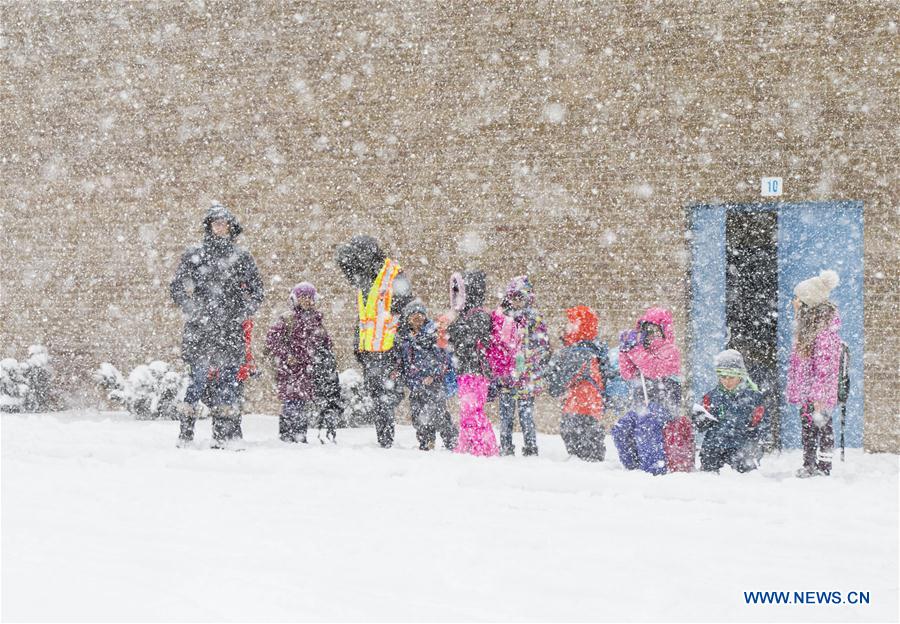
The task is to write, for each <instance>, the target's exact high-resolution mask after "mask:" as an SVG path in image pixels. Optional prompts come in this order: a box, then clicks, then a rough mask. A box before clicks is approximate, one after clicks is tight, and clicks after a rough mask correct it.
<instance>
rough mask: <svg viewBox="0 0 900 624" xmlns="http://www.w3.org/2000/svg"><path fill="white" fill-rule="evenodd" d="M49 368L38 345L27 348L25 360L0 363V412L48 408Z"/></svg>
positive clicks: (31, 410)
mask: <svg viewBox="0 0 900 624" xmlns="http://www.w3.org/2000/svg"><path fill="white" fill-rule="evenodd" d="M52 380H53V369H52V368H50V354H49V353H48V352H47V349H46V348H44V347H42V346H41V345H31V346H30V347H28V357H27V358H26V359H25V360H23V361H22V362H19V361H18V360H16V359H15V358H6V359H4V360H0V411H4V412H40V411H44V410H46V409H48V408H49V407H50V400H51V394H50V391H51V382H52Z"/></svg>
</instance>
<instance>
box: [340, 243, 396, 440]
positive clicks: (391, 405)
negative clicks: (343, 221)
mask: <svg viewBox="0 0 900 624" xmlns="http://www.w3.org/2000/svg"><path fill="white" fill-rule="evenodd" d="M337 264H338V266H339V267H340V268H341V271H342V272H343V273H344V275H345V276H346V277H347V279H348V280H349V281H350V283H351V284H352V285H353V286H354V287H355V288H356V291H357V309H358V324H357V326H356V341H355V348H354V352H355V355H356V359H357V361H358V362H359V363H360V365H361V366H362V369H363V385H364V387H365V389H366V392H367V393H368V395H369V397H370V398H371V399H372V410H373V412H374V413H373V420H374V421H375V433H376V435H377V437H378V443H379V444H380V445H381V446H382V447H384V448H390V446H391V445H392V444H393V443H394V410H395V409H396V407H397V404H398V403H399V402H400V400H401V399H402V397H403V393H402V390H401V388H400V387H398V384H399V383H400V381H401V379H400V359H399V357H398V354H397V349H395V345H396V343H397V340H396V339H397V331H398V325H399V319H400V314H401V312H402V311H403V308H404V307H405V306H406V305H407V304H408V303H409V302H410V301H412V300H413V298H414V297H413V293H412V287H411V286H410V283H409V280H408V279H407V278H406V276H405V275H404V274H403V269H402V268H401V267H400V265H399V264H398V263H397V262H395V261H393V260H392V259H390V258H388V257H387V256H386V255H385V253H384V252H383V251H382V250H381V247H380V246H379V245H378V241H376V240H375V239H374V238H372V237H371V236H354V237H353V238H352V239H350V241H349V242H347V243H346V244H345V245H342V246H341V247H340V248H339V249H338V251H337Z"/></svg>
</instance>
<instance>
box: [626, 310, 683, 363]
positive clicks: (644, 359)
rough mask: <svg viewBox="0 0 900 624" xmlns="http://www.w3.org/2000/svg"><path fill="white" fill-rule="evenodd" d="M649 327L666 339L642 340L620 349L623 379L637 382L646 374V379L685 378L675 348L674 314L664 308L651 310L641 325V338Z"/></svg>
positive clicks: (639, 331)
mask: <svg viewBox="0 0 900 624" xmlns="http://www.w3.org/2000/svg"><path fill="white" fill-rule="evenodd" d="M647 325H655V326H656V327H658V328H659V329H660V330H661V331H662V334H663V335H662V337H661V338H659V337H657V338H655V339H653V340H652V342H648V341H642V340H640V339H639V340H638V341H637V343H635V344H633V345H631V344H625V342H627V341H623V344H622V346H621V347H620V348H619V370H620V371H621V374H622V378H623V379H626V380H628V379H634V378H636V377H640V374H641V373H643V374H644V377H645V378H646V379H661V378H663V377H672V376H676V375H680V374H681V353H680V351H679V350H678V347H676V346H675V326H674V323H673V322H672V313H671V312H670V311H669V310H666V309H664V308H650V309H649V310H647V311H646V312H645V313H644V315H643V316H641V318H640V319H638V322H637V332H638V333H639V334H640V333H642V332H643V331H644V329H645V327H646V326H647Z"/></svg>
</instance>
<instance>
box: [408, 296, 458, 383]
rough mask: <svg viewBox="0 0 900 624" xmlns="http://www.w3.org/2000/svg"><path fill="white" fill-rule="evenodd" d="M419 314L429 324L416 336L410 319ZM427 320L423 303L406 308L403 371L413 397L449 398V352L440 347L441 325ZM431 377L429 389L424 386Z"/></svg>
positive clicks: (416, 303)
mask: <svg viewBox="0 0 900 624" xmlns="http://www.w3.org/2000/svg"><path fill="white" fill-rule="evenodd" d="M417 312H418V313H421V314H423V315H425V318H426V321H425V324H424V325H422V327H421V328H420V329H419V332H418V333H416V334H413V333H412V330H410V329H409V317H410V316H412V315H413V314H415V313H417ZM427 318H428V316H427V314H426V310H425V306H424V305H422V303H420V302H419V301H413V302H412V303H410V304H408V305H407V306H406V307H405V308H403V317H402V321H401V323H402V324H403V325H405V326H406V327H405V330H404V332H403V338H402V339H401V341H400V370H401V373H402V375H403V381H404V383H405V384H406V387H407V388H409V391H410V393H411V394H422V393H427V394H445V389H444V388H445V387H444V377H445V375H446V374H447V352H446V351H444V350H443V349H441V348H439V347H438V346H437V325H435V324H434V322H432V321H429V320H427ZM428 377H430V378H431V380H432V381H431V383H430V384H427V385H426V384H425V383H424V382H425V379H426V378H428Z"/></svg>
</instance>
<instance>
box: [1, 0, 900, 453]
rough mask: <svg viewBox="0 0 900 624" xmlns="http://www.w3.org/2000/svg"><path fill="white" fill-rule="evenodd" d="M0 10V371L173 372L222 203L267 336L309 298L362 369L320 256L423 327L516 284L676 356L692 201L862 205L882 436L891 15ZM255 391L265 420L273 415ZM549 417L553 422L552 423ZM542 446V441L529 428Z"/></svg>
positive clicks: (875, 404)
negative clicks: (585, 310)
mask: <svg viewBox="0 0 900 624" xmlns="http://www.w3.org/2000/svg"><path fill="white" fill-rule="evenodd" d="M690 7H692V9H693V10H688V3H677V2H676V3H671V2H634V3H631V2H629V3H624V2H604V3H596V4H595V3H587V2H584V3H582V2H484V3H463V2H430V1H426V0H422V1H408V2H381V3H378V5H377V8H373V5H372V3H369V2H350V1H340V0H339V1H322V2H298V3H275V2H259V3H250V2H207V3H203V2H189V3H185V4H182V3H174V2H142V3H125V2H67V3H56V2H40V1H36V2H8V1H6V2H2V3H0V28H2V31H0V60H2V67H3V71H2V73H0V104H2V110H3V114H2V115H0V131H2V136H3V137H4V140H3V143H2V147H0V155H2V156H0V158H2V168H0V187H2V188H3V190H4V193H3V195H2V198H0V210H2V214H0V219H2V228H0V253H2V262H3V266H4V269H5V270H4V271H3V273H2V278H0V288H2V293H0V326H2V328H3V329H2V332H3V337H4V340H3V355H16V354H19V355H21V351H22V349H23V348H24V347H25V346H27V344H30V343H32V342H44V343H45V344H47V345H48V346H49V347H50V348H51V350H52V351H53V353H54V354H55V355H56V356H57V358H58V367H59V371H60V376H61V378H62V380H63V382H64V384H65V387H66V388H68V389H69V391H70V392H71V397H70V398H71V399H72V400H73V401H74V402H79V401H81V402H90V401H93V400H95V398H96V397H94V396H91V395H90V394H85V391H84V390H83V388H84V387H85V386H87V385H89V383H90V382H89V381H88V379H87V376H88V373H89V372H90V370H91V369H92V368H94V367H95V366H96V364H97V363H99V362H100V361H103V360H110V361H113V362H114V363H116V364H118V365H122V366H132V365H134V364H137V363H139V362H141V361H143V360H145V359H146V358H149V357H159V358H164V359H169V360H174V359H176V358H177V355H178V347H179V333H180V316H179V314H178V312H177V311H176V309H175V308H174V306H173V305H171V304H170V302H169V299H168V294H167V290H166V287H167V284H168V280H169V279H170V277H171V274H172V272H173V270H174V266H175V263H176V261H177V258H178V256H179V254H180V252H181V250H182V249H183V248H184V246H185V245H187V244H189V243H191V242H192V241H195V240H196V239H197V238H198V237H199V220H200V218H201V215H202V212H203V210H204V208H205V207H206V206H207V205H208V203H209V201H210V200H212V199H219V200H221V201H223V202H225V203H226V204H227V205H229V206H230V207H231V208H232V209H233V210H234V211H235V212H236V213H237V214H238V215H239V217H240V218H241V220H242V221H243V222H244V224H245V226H246V235H245V236H244V237H243V242H244V244H245V245H246V246H247V247H248V248H249V249H250V250H251V251H252V252H253V253H254V254H255V256H256V259H257V261H258V263H259V265H260V269H261V271H262V273H263V275H264V278H265V282H266V285H267V296H268V298H267V301H266V302H265V304H264V306H263V309H262V311H261V314H260V317H259V318H260V319H261V321H262V323H267V322H268V321H269V320H270V319H271V317H272V315H273V314H274V313H275V311H276V310H277V309H278V308H280V307H281V306H283V305H284V302H285V297H286V292H287V289H288V286H289V285H290V284H292V283H294V282H296V281H299V280H300V279H311V280H312V281H314V282H315V283H316V284H317V285H318V286H319V288H320V291H321V292H322V295H323V296H324V311H325V313H326V318H327V324H328V326H329V329H330V330H331V332H332V334H333V335H334V337H335V339H336V341H337V342H338V343H339V344H340V345H341V346H342V350H341V354H340V356H341V361H342V363H343V364H345V365H349V364H350V358H349V346H350V340H351V328H352V323H353V307H354V301H353V298H352V295H353V294H352V292H351V291H350V290H349V288H348V287H347V285H346V284H345V283H344V282H343V281H342V280H341V277H340V275H339V273H338V271H337V270H336V269H335V267H334V266H333V263H332V257H333V252H334V248H335V246H336V245H337V244H338V243H339V242H341V241H343V240H345V239H346V238H347V237H348V236H350V235H351V234H353V233H357V232H360V231H368V232H370V233H372V234H374V235H375V236H377V237H378V238H380V239H381V240H382V241H383V243H384V244H385V246H386V247H387V248H388V249H390V250H391V251H392V252H393V253H394V255H395V256H396V257H397V258H398V259H399V260H400V261H401V262H402V263H403V264H404V266H405V267H406V269H407V270H408V272H409V273H410V276H411V278H412V280H413V283H414V285H415V287H416V290H417V292H418V293H420V294H421V295H422V297H423V298H424V299H425V300H426V302H427V303H429V304H430V306H431V308H432V309H433V310H434V309H440V308H442V307H443V305H444V301H445V298H446V295H445V293H444V290H445V283H446V280H447V277H448V276H449V274H450V273H451V272H452V271H453V270H459V269H463V268H466V267H472V266H478V267H481V268H483V269H485V270H486V271H488V273H489V275H490V285H491V288H492V290H495V289H496V288H499V287H500V286H501V285H502V283H503V282H504V281H505V280H506V279H507V278H508V277H511V276H513V275H515V274H518V273H523V272H528V273H529V274H530V275H532V277H533V281H534V283H535V285H536V288H537V294H538V301H539V303H540V304H541V306H542V308H543V310H544V313H545V315H546V316H547V317H548V319H549V320H551V322H555V323H556V327H555V329H554V331H556V330H558V329H559V323H560V321H559V319H560V316H561V315H560V311H561V310H562V309H563V308H565V307H567V306H569V305H571V304H574V303H582V302H585V303H589V304H591V305H593V306H594V307H595V308H596V309H597V310H598V311H599V312H600V314H601V317H602V320H603V327H604V329H605V331H606V332H607V334H608V335H615V334H616V333H617V332H618V330H619V329H621V328H624V327H626V326H628V325H630V324H631V323H632V322H633V319H634V318H635V317H636V315H637V314H638V313H639V312H640V310H641V309H642V308H644V307H645V306H647V305H649V304H663V305H667V306H671V307H672V308H673V309H674V310H675V313H676V317H677V326H678V331H679V334H680V336H682V337H683V335H684V327H685V298H684V292H685V288H684V279H685V270H686V262H687V250H686V247H685V244H684V238H683V232H684V228H685V218H684V214H685V213H684V207H685V206H686V205H688V204H690V203H693V202H698V201H701V202H712V201H716V200H718V199H721V200H723V201H724V200H727V201H732V202H752V201H758V199H759V198H758V179H759V177H760V176H761V175H782V176H783V177H784V179H785V185H786V193H785V196H784V197H783V199H785V200H786V201H798V200H807V199H813V200H815V199H822V200H826V199H828V200H830V199H856V200H862V201H863V202H864V203H865V211H866V225H865V235H866V241H865V242H866V249H865V265H866V266H865V288H866V319H865V323H866V328H867V341H866V348H867V354H866V363H865V365H866V389H867V396H866V402H865V409H866V446H867V448H869V449H870V450H892V451H898V450H900V441H898V434H897V414H896V412H897V406H898V405H900V401H898V399H900V392H898V390H897V383H896V376H897V357H896V353H897V352H898V347H900V340H898V337H897V335H896V333H897V332H895V331H892V329H894V328H896V326H897V321H896V310H897V309H898V305H897V304H898V300H897V297H898V295H897V292H898V289H897V285H898V268H897V266H898V265H897V238H896V236H897V235H896V232H897V230H898V225H900V219H898V214H897V208H896V204H897V197H898V186H897V180H898V176H897V173H898V171H897V164H896V163H897V159H896V144H897V140H898V138H900V137H898V127H900V124H898V115H897V109H896V107H897V98H896V93H897V92H898V86H900V81H898V74H897V70H896V63H895V59H896V58H897V56H898V55H897V52H898V51H897V26H896V11H895V10H892V5H891V3H874V2H859V3H847V2H817V3H786V4H778V5H776V4H775V3H769V2H759V3H755V2H736V1H735V2H720V1H715V2H713V1H710V2H697V3H690ZM268 386H269V383H268V382H267V381H266V379H264V380H263V381H262V382H257V383H256V384H255V386H254V388H253V389H252V392H251V394H252V396H253V405H252V407H254V408H255V409H261V410H268V411H274V409H275V403H274V396H273V394H272V393H271V391H270V388H269V387H268ZM544 411H546V412H552V410H544ZM544 426H545V427H551V426H552V423H551V422H547V423H544Z"/></svg>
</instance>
